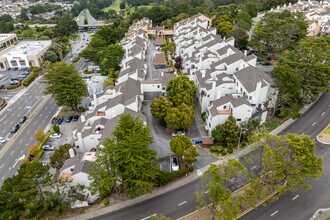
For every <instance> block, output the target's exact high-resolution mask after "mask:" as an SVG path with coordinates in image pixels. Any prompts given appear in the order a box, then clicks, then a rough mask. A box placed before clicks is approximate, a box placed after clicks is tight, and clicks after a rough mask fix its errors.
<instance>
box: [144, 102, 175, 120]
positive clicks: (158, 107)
mask: <svg viewBox="0 0 330 220" xmlns="http://www.w3.org/2000/svg"><path fill="white" fill-rule="evenodd" d="M172 106H173V104H172V102H170V101H168V99H167V98H166V97H165V96H161V97H159V98H154V100H153V101H152V103H151V105H150V111H151V114H152V116H153V117H154V118H156V119H159V120H161V121H164V119H165V117H166V115H167V113H168V112H169V110H170V109H171V108H172Z"/></svg>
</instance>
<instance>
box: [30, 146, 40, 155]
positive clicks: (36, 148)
mask: <svg viewBox="0 0 330 220" xmlns="http://www.w3.org/2000/svg"><path fill="white" fill-rule="evenodd" d="M38 151H39V146H38V145H37V144H35V145H32V146H30V148H29V156H31V157H35V156H36V155H37V153H38Z"/></svg>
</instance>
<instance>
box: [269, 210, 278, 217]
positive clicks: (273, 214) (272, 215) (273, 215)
mask: <svg viewBox="0 0 330 220" xmlns="http://www.w3.org/2000/svg"><path fill="white" fill-rule="evenodd" d="M276 213H278V210H277V211H276V212H274V213H273V214H271V215H270V216H274V215H276Z"/></svg>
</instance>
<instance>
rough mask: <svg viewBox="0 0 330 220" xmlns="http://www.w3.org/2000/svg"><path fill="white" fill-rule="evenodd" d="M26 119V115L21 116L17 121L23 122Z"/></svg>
mask: <svg viewBox="0 0 330 220" xmlns="http://www.w3.org/2000/svg"><path fill="white" fill-rule="evenodd" d="M25 121H26V116H22V117H20V118H19V120H18V123H20V124H23V123H24V122H25Z"/></svg>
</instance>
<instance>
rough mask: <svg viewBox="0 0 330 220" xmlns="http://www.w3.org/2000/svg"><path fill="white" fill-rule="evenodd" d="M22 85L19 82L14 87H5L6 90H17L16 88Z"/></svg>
mask: <svg viewBox="0 0 330 220" xmlns="http://www.w3.org/2000/svg"><path fill="white" fill-rule="evenodd" d="M21 85H22V83H21V82H19V83H17V84H16V85H10V86H8V87H7V89H9V90H10V89H16V88H18V87H20V86H21Z"/></svg>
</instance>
